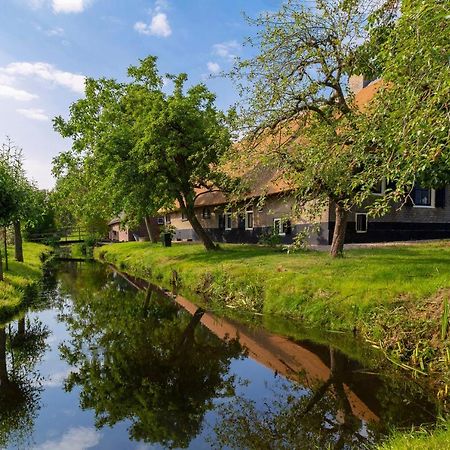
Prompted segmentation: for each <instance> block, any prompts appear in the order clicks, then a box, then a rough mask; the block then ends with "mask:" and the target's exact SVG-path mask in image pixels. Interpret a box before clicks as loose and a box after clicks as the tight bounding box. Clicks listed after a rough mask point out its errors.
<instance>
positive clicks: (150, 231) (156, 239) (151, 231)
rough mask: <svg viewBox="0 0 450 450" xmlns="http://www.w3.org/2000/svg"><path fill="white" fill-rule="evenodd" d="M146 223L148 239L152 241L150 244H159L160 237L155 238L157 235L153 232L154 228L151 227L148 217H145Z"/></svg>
mask: <svg viewBox="0 0 450 450" xmlns="http://www.w3.org/2000/svg"><path fill="white" fill-rule="evenodd" d="M144 222H145V228H146V229H147V234H148V238H149V239H150V242H153V243H155V242H158V240H159V236H155V233H154V232H153V230H152V227H151V226H150V223H149V221H148V217H147V216H145V218H144Z"/></svg>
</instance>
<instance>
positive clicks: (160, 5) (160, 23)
mask: <svg viewBox="0 0 450 450" xmlns="http://www.w3.org/2000/svg"><path fill="white" fill-rule="evenodd" d="M168 7H169V4H168V2H167V1H166V0H156V2H155V8H154V10H153V11H152V12H151V14H152V17H151V19H150V23H145V22H141V21H139V22H136V23H135V24H134V29H135V30H136V31H137V32H138V33H140V34H145V35H147V36H158V37H169V36H170V35H171V34H172V28H171V27H170V24H169V19H168V18H167V14H166V13H165V12H163V10H165V9H167V8H168Z"/></svg>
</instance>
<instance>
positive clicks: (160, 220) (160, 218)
mask: <svg viewBox="0 0 450 450" xmlns="http://www.w3.org/2000/svg"><path fill="white" fill-rule="evenodd" d="M156 223H157V224H158V225H164V217H158V218H157V219H156Z"/></svg>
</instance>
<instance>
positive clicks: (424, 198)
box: [411, 187, 436, 208]
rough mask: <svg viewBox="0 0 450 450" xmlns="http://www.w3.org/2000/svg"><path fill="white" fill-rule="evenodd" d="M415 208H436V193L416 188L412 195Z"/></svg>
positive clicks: (431, 190) (432, 190)
mask: <svg viewBox="0 0 450 450" xmlns="http://www.w3.org/2000/svg"><path fill="white" fill-rule="evenodd" d="M411 196H412V200H413V203H414V206H416V207H422V208H423V207H428V208H434V206H435V197H436V191H435V190H434V189H427V188H422V187H415V188H414V189H413V191H412V193H411Z"/></svg>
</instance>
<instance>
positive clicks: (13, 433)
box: [0, 316, 49, 448]
mask: <svg viewBox="0 0 450 450" xmlns="http://www.w3.org/2000/svg"><path fill="white" fill-rule="evenodd" d="M48 336H49V330H48V328H47V327H45V326H44V325H43V324H42V322H40V321H39V320H35V321H33V322H31V321H30V320H27V319H26V317H25V316H23V317H21V318H20V319H19V320H18V323H17V326H16V327H14V323H10V324H9V325H8V326H7V327H4V328H0V446H1V447H2V448H5V447H6V446H7V445H8V444H14V445H16V446H17V447H21V446H24V445H26V444H27V443H29V437H30V436H31V434H32V432H33V426H34V420H35V419H36V417H37V415H38V412H39V409H40V396H41V392H42V389H43V387H42V381H43V380H42V377H41V376H40V375H39V373H38V372H37V371H36V370H35V367H36V364H37V363H38V362H39V361H40V359H41V358H42V357H43V354H44V352H45V350H46V348H47V347H46V344H45V340H46V338H47V337H48Z"/></svg>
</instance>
